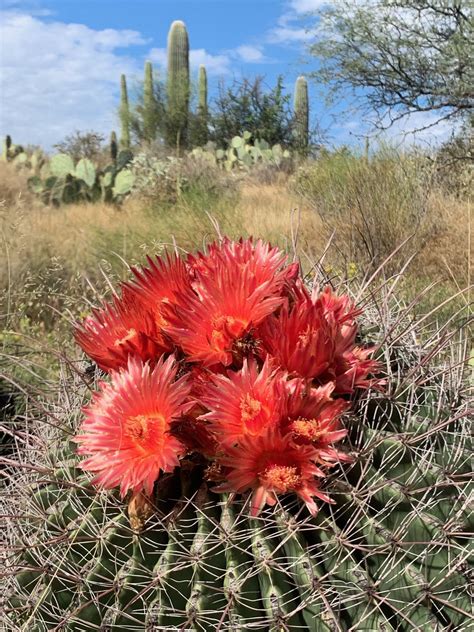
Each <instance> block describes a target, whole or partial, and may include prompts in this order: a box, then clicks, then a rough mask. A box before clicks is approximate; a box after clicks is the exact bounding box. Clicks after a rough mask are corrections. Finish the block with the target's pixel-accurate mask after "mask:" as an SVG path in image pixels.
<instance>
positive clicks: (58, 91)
mask: <svg viewBox="0 0 474 632" xmlns="http://www.w3.org/2000/svg"><path fill="white" fill-rule="evenodd" d="M0 17H1V18H2V55H1V61H0V63H1V76H2V88H1V89H2V103H3V110H4V111H2V115H1V119H0V124H1V128H2V129H1V133H2V134H6V133H9V134H11V136H12V137H13V141H14V142H19V143H22V144H29V143H31V144H41V145H43V146H45V147H47V148H50V147H51V145H52V144H53V143H55V142H57V141H59V140H61V139H62V138H63V137H64V136H65V135H66V134H68V133H70V132H72V131H74V130H75V129H82V130H85V129H93V130H96V131H99V132H109V131H110V130H111V129H112V128H113V127H114V126H115V125H116V114H115V112H116V109H117V101H116V94H117V88H118V85H119V79H120V74H121V73H126V74H127V75H129V76H130V75H133V74H134V73H135V72H137V70H138V68H137V65H136V62H135V61H134V60H133V59H132V58H130V57H129V56H127V55H125V54H123V53H122V54H119V53H118V52H117V51H118V50H120V49H124V48H128V47H131V46H135V45H140V44H144V43H145V41H144V40H143V38H142V36H141V35H140V34H139V33H138V32H136V31H131V30H115V29H104V30H94V29H91V28H89V27H87V26H85V25H83V24H66V23H63V22H45V21H42V20H41V19H39V18H38V17H33V16H32V15H28V14H26V13H20V12H13V11H7V12H3V13H2V14H1V16H0Z"/></svg>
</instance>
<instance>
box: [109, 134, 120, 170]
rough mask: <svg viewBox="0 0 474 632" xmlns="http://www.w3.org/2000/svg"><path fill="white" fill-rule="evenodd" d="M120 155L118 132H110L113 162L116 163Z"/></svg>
mask: <svg viewBox="0 0 474 632" xmlns="http://www.w3.org/2000/svg"><path fill="white" fill-rule="evenodd" d="M117 155H118V143H117V134H116V133H115V132H112V133H111V134H110V158H111V160H112V164H114V165H115V164H116V162H117Z"/></svg>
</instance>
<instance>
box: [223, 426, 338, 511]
mask: <svg viewBox="0 0 474 632" xmlns="http://www.w3.org/2000/svg"><path fill="white" fill-rule="evenodd" d="M316 458H317V453H316V451H315V450H314V448H312V447H311V446H297V445H295V444H294V443H293V441H292V440H291V438H290V437H289V436H288V435H286V436H282V435H280V434H279V433H278V432H275V431H274V430H270V431H268V433H266V434H263V435H260V436H258V437H252V436H246V437H245V438H244V439H242V441H241V443H240V444H239V445H238V446H236V447H234V448H229V449H228V450H227V452H226V455H225V456H224V457H222V458H221V459H220V460H219V463H220V465H222V466H223V467H227V468H228V472H227V475H226V482H225V483H223V484H222V485H219V486H218V487H217V488H216V491H227V492H229V491H230V492H244V491H247V490H252V501H251V514H252V515H253V516H257V515H258V514H259V513H260V511H261V509H262V507H263V506H264V505H265V504H268V505H274V504H275V503H276V500H277V494H286V493H288V492H295V493H296V494H297V495H298V496H299V497H300V498H301V499H302V500H303V501H304V502H305V503H306V506H307V508H308V510H309V511H310V513H311V514H312V515H316V513H317V511H318V507H317V505H316V503H315V501H314V497H317V498H320V499H321V500H324V501H326V502H332V501H331V499H330V498H329V497H328V496H326V494H324V493H323V492H321V491H320V489H319V486H318V483H317V481H316V480H315V478H314V477H315V476H319V477H322V476H324V472H322V471H321V470H320V469H319V468H318V467H317V466H316V465H315V464H314V462H313V461H314V460H315V459H316Z"/></svg>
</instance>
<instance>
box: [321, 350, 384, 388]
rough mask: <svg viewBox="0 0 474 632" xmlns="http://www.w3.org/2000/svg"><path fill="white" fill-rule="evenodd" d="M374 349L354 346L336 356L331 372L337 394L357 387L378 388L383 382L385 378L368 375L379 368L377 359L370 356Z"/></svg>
mask: <svg viewBox="0 0 474 632" xmlns="http://www.w3.org/2000/svg"><path fill="white" fill-rule="evenodd" d="M375 350H376V348H375V347H370V348H368V349H361V348H360V347H354V348H353V349H350V350H348V351H346V352H345V353H343V354H342V355H340V356H338V357H337V359H336V363H335V367H334V372H333V373H334V376H335V382H336V388H335V392H336V393H337V394H338V395H342V394H348V395H350V394H352V393H353V392H354V391H355V390H356V389H357V388H375V389H380V388H381V387H382V386H383V385H384V384H385V380H382V379H379V378H373V377H369V375H373V374H374V373H377V372H378V371H380V368H381V366H380V363H379V362H378V361H377V360H373V359H371V358H370V356H371V355H372V354H373V353H374V352H375Z"/></svg>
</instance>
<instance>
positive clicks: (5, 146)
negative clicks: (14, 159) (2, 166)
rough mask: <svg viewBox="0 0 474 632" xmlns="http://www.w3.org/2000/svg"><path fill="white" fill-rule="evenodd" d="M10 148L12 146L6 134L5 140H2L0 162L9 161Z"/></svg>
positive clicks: (10, 139) (10, 138) (9, 137)
mask: <svg viewBox="0 0 474 632" xmlns="http://www.w3.org/2000/svg"><path fill="white" fill-rule="evenodd" d="M11 146H12V137H11V136H10V135H9V134H7V135H6V136H5V138H4V139H3V146H2V160H5V162H8V160H9V152H10V147H11Z"/></svg>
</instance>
